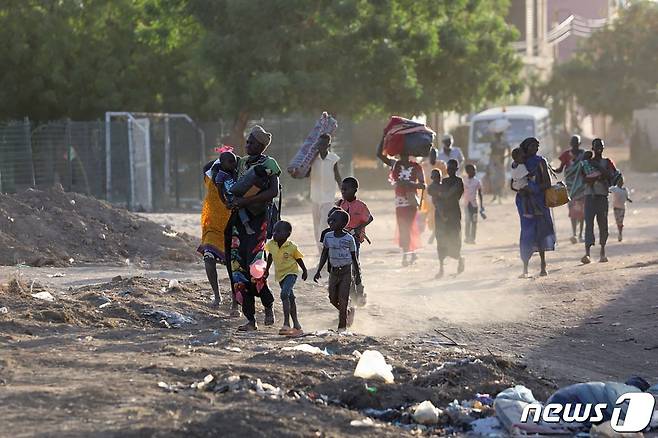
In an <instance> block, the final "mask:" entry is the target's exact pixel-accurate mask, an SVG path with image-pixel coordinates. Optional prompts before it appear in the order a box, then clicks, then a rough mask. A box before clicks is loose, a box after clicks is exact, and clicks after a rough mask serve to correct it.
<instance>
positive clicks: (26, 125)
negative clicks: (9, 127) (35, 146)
mask: <svg viewBox="0 0 658 438" xmlns="http://www.w3.org/2000/svg"><path fill="white" fill-rule="evenodd" d="M23 128H24V130H25V148H26V149H27V155H28V157H29V160H30V166H29V169H30V183H31V187H32V188H35V187H36V186H37V181H36V177H35V172H34V159H33V157H32V135H31V130H30V119H28V118H27V117H25V119H24V121H23Z"/></svg>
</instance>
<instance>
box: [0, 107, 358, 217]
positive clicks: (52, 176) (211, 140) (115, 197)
mask: <svg viewBox="0 0 658 438" xmlns="http://www.w3.org/2000/svg"><path fill="white" fill-rule="evenodd" d="M108 114H111V116H109V117H106V120H105V121H89V122H84V121H83V122H80V121H70V120H64V121H56V122H48V123H35V122H31V121H29V120H27V119H26V120H23V121H10V122H4V123H0V192H5V193H12V192H17V191H20V190H24V189H26V188H28V187H35V188H38V189H45V188H48V187H52V186H54V185H56V184H61V185H62V187H64V189H65V190H67V191H75V192H78V193H85V194H88V195H91V196H94V197H96V198H99V199H107V200H109V201H110V202H112V203H114V204H118V205H122V206H125V207H128V208H130V209H133V210H168V209H174V208H189V207H195V206H197V205H198V204H199V203H200V201H201V199H202V197H203V176H202V173H201V168H202V167H203V165H204V164H205V163H206V162H207V161H208V160H210V159H212V158H214V157H216V155H217V154H216V153H215V152H214V147H215V146H217V145H218V144H219V143H221V140H222V139H223V138H225V137H226V134H227V130H228V128H229V125H227V124H225V123H223V122H221V121H217V122H202V123H195V122H194V121H192V120H191V119H190V118H189V117H187V116H185V115H181V114H137V113H108ZM256 122H257V123H260V124H262V125H263V126H264V127H265V128H266V129H267V130H269V131H270V132H272V145H271V146H270V148H269V149H268V153H269V154H270V155H271V156H273V157H274V158H276V160H277V161H278V162H279V164H280V166H281V168H282V169H283V174H282V177H281V180H282V183H283V186H284V193H285V196H300V195H301V196H305V195H306V194H307V192H308V186H309V181H308V179H301V180H300V179H293V178H291V177H290V176H289V175H288V173H287V172H286V171H285V169H286V168H287V166H288V163H289V162H290V160H291V159H292V157H293V156H294V155H295V153H296V152H297V150H298V149H299V147H300V145H301V143H302V141H303V139H304V138H305V137H306V135H308V132H309V131H310V129H311V128H312V127H313V125H314V124H315V122H316V120H315V119H313V118H311V117H287V118H274V117H272V118H266V119H261V120H258V121H255V122H254V123H256ZM352 131H353V125H352V124H351V123H349V122H343V123H341V124H340V125H339V128H338V132H336V135H335V136H334V142H333V149H334V151H335V152H336V153H338V155H340V157H341V161H340V170H341V174H343V175H351V174H352V147H351V146H352V144H351V143H352V137H353V136H352ZM239 149H240V150H238V151H236V152H238V153H241V152H242V151H241V149H242V146H240V147H239Z"/></svg>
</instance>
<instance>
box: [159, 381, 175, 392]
mask: <svg viewBox="0 0 658 438" xmlns="http://www.w3.org/2000/svg"><path fill="white" fill-rule="evenodd" d="M158 388H162V389H164V390H165V391H168V392H178V390H177V388H176V387H175V386H173V385H169V384H168V383H165V382H158Z"/></svg>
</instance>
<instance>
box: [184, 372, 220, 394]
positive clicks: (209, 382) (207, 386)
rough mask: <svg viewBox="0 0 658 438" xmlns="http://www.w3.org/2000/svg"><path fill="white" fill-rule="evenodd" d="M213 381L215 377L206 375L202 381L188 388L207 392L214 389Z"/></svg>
mask: <svg viewBox="0 0 658 438" xmlns="http://www.w3.org/2000/svg"><path fill="white" fill-rule="evenodd" d="M214 381H215V376H213V375H212V374H208V375H207V376H206V377H204V378H203V380H202V381H200V382H194V383H192V384H191V385H190V388H192V389H197V390H199V391H209V390H211V389H212V388H214V386H215V384H214V383H213V382H214ZM215 383H216V382H215Z"/></svg>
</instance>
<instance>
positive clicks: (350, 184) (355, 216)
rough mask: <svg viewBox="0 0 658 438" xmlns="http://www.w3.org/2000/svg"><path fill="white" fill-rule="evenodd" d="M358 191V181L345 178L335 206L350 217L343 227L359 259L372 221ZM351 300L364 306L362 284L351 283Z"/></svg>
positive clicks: (364, 298) (352, 178) (364, 297)
mask: <svg viewBox="0 0 658 438" xmlns="http://www.w3.org/2000/svg"><path fill="white" fill-rule="evenodd" d="M358 190H359V181H358V180H357V179H356V178H354V177H351V176H348V177H347V178H345V179H344V180H343V182H342V184H341V186H340V193H341V195H342V197H343V198H342V199H341V200H339V201H338V202H336V206H337V207H338V208H341V209H343V210H345V211H346V212H347V213H348V214H349V215H350V220H349V222H348V223H347V226H346V227H345V231H347V232H348V233H350V234H351V235H352V236H353V237H354V242H355V243H356V256H357V259H358V258H360V251H359V250H360V249H361V244H362V243H363V241H364V240H368V243H370V240H369V239H368V236H366V227H367V226H368V225H370V223H371V222H372V221H373V220H374V218H373V217H372V214H370V210H369V209H368V206H367V205H366V203H365V202H363V201H361V200H360V199H357V198H356V192H357V191H358ZM352 300H353V302H354V303H356V304H357V305H361V306H363V305H365V303H366V295H365V293H363V284H359V285H355V283H354V282H353V283H352Z"/></svg>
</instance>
